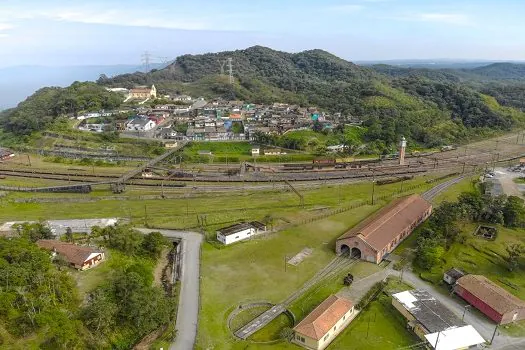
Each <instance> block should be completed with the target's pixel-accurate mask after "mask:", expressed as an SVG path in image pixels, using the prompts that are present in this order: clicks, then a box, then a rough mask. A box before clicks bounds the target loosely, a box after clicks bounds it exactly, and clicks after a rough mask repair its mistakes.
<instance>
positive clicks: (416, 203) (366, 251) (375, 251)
mask: <svg viewBox="0 0 525 350" xmlns="http://www.w3.org/2000/svg"><path fill="white" fill-rule="evenodd" d="M431 212H432V205H431V204H430V203H429V202H427V201H426V200H425V199H423V198H422V197H421V196H419V195H410V196H406V197H402V198H398V199H396V200H394V201H392V202H391V203H390V204H388V205H387V206H385V207H384V208H382V209H381V210H379V211H378V212H376V213H375V214H373V215H371V216H369V217H368V218H367V219H365V220H364V221H362V222H361V223H359V224H358V225H357V226H355V227H354V228H352V229H351V230H349V231H348V232H346V233H345V234H343V235H342V236H341V237H339V238H338V239H337V242H336V253H337V254H343V253H345V252H349V253H350V256H351V257H353V258H358V259H362V260H366V261H369V262H374V263H376V264H379V263H380V262H381V261H382V260H383V258H384V257H385V256H386V255H387V254H389V253H390V252H392V250H394V248H395V247H397V245H398V244H399V243H401V242H402V241H403V240H404V239H405V238H406V237H408V236H409V235H410V234H411V233H412V231H413V230H414V229H415V228H416V227H417V226H418V225H419V224H421V223H422V222H423V221H425V220H426V219H427V218H428V217H429V216H430V214H431Z"/></svg>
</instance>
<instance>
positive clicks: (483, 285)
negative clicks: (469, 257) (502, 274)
mask: <svg viewBox="0 0 525 350" xmlns="http://www.w3.org/2000/svg"><path fill="white" fill-rule="evenodd" d="M454 292H455V293H456V294H457V295H459V296H460V297H462V298H463V299H465V301H467V302H468V303H469V304H470V305H472V306H474V307H475V308H476V309H478V310H479V311H481V312H482V313H484V314H485V315H486V316H487V317H488V318H490V319H491V320H493V321H495V322H496V323H498V324H507V323H511V322H514V321H520V320H523V319H525V301H523V300H521V299H519V298H518V297H516V296H514V295H512V294H510V293H509V292H507V291H506V290H505V289H503V288H502V287H500V286H498V285H497V284H495V283H494V282H492V281H491V280H489V279H487V278H486V277H484V276H480V275H466V276H463V277H461V278H459V279H458V280H457V281H456V284H455V285H454Z"/></svg>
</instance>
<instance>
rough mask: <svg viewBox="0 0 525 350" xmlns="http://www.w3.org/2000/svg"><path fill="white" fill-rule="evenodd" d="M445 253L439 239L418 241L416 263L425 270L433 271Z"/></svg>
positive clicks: (420, 239) (421, 239)
mask: <svg viewBox="0 0 525 350" xmlns="http://www.w3.org/2000/svg"><path fill="white" fill-rule="evenodd" d="M444 253H445V249H444V248H443V247H442V246H441V244H440V242H439V240H438V239H436V238H419V239H418V242H417V250H416V256H417V259H416V262H417V264H418V265H419V266H420V267H421V268H423V269H425V270H431V269H432V268H433V267H434V266H436V265H437V264H439V261H440V259H441V257H442V256H443V254H444Z"/></svg>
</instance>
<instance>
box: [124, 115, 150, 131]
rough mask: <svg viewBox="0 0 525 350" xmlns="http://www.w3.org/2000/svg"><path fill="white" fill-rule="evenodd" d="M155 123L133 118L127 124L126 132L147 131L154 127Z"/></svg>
mask: <svg viewBox="0 0 525 350" xmlns="http://www.w3.org/2000/svg"><path fill="white" fill-rule="evenodd" d="M155 125H156V124H155V122H154V121H153V120H150V119H145V118H135V119H133V120H131V121H129V122H128V124H127V125H126V130H128V131H148V130H151V129H153V128H154V127H155Z"/></svg>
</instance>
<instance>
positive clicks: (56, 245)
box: [36, 239, 104, 270]
mask: <svg viewBox="0 0 525 350" xmlns="http://www.w3.org/2000/svg"><path fill="white" fill-rule="evenodd" d="M36 244H37V245H38V246H39V247H40V248H43V249H45V250H48V251H51V252H52V253H53V255H60V256H61V257H63V258H64V259H65V260H66V261H67V262H68V263H69V264H70V265H71V266H72V267H74V268H75V269H78V270H87V269H90V268H92V267H94V266H97V265H98V264H99V263H101V262H102V261H103V260H104V253H103V252H101V251H98V250H96V249H93V248H90V247H82V246H79V245H76V244H72V243H66V242H61V241H56V240H53V239H40V240H38V241H37V242H36Z"/></svg>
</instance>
